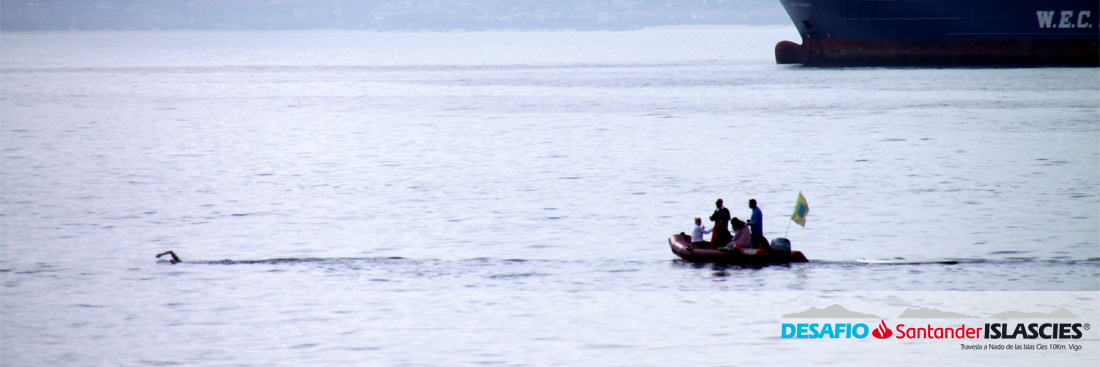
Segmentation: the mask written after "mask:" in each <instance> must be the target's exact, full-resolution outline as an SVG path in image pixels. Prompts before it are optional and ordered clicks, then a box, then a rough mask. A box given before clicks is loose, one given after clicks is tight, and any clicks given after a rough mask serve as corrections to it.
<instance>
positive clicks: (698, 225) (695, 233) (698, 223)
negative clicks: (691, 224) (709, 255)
mask: <svg viewBox="0 0 1100 367" xmlns="http://www.w3.org/2000/svg"><path fill="white" fill-rule="evenodd" d="M713 231H714V229H711V230H707V229H706V228H704V227H703V220H702V219H699V218H695V229H693V230H691V244H692V245H693V246H699V247H710V242H707V239H706V237H703V235H706V234H707V233H710V232H713Z"/></svg>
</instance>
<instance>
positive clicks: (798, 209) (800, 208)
mask: <svg viewBox="0 0 1100 367" xmlns="http://www.w3.org/2000/svg"><path fill="white" fill-rule="evenodd" d="M809 212H810V206H809V205H807V204H806V198H805V197H803V196H802V192H801V191H800V192H799V193H798V202H797V203H795V204H794V214H791V220H793V221H794V222H795V223H798V225H800V226H803V227H805V226H806V213H809Z"/></svg>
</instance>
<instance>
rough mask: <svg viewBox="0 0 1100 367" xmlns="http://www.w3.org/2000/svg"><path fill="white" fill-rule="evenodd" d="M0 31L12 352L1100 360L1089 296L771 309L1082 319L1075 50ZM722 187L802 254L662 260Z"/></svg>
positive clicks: (340, 358)
mask: <svg viewBox="0 0 1100 367" xmlns="http://www.w3.org/2000/svg"><path fill="white" fill-rule="evenodd" d="M0 37H2V38H0V58H2V59H0V61H2V62H0V92H2V93H0V185H2V186H0V188H2V190H0V279H2V286H0V312H2V314H0V334H2V335H0V336H2V338H0V362H2V364H3V365H5V366H8V365H10V366H33V365H74V366H76V365H79V366H87V365H112V366H113V365H199V366H222V365H243V366H270V365H287V366H297V365H396V366H402V365H410V366H418V365H471V364H474V365H476V364H489V365H536V366H539V365H567V366H573V365H630V366H637V365H651V366H668V365H683V364H690V365H708V366H709V365H713V366H723V365H748V364H755V365H786V364H792V363H794V364H805V363H810V361H812V363H815V364H826V365H845V366H846V365H861V364H864V365H879V364H881V363H883V361H884V360H889V361H891V364H902V365H917V364H920V365H926V364H928V363H941V364H945V363H946V364H964V365H974V364H985V363H995V364H998V365H1035V364H1038V363H1044V364H1045V363H1063V364H1065V365H1093V366H1095V365H1097V363H1100V357H1098V355H1100V353H1097V351H1098V350H1100V337H1098V335H1100V334H1098V333H1097V331H1096V330H1091V329H1090V330H1089V331H1087V332H1086V333H1085V337H1084V338H1083V339H1081V340H1074V341H1071V342H1073V343H1077V344H1080V345H1083V350H1080V351H1077V352H1074V351H1072V350H1071V351H1055V350H1048V351H1008V352H1004V351H1001V352H998V353H994V352H990V351H971V350H962V349H961V348H960V345H959V344H960V343H959V342H958V341H900V340H899V341H895V340H881V341H880V340H874V339H873V338H869V339H857V340H791V339H782V338H781V337H780V334H781V324H782V323H784V322H791V321H790V320H789V319H785V318H783V316H784V315H788V314H792V313H796V312H801V311H805V310H807V309H809V308H810V307H818V308H824V307H826V306H829V305H833V304H839V305H842V306H844V307H845V308H847V309H849V310H852V311H856V312H861V313H870V314H874V315H875V316H877V317H878V318H874V319H867V320H854V322H864V323H867V324H869V325H876V324H878V322H879V321H880V319H885V320H886V321H885V322H887V323H893V324H896V323H900V322H903V321H902V320H903V319H899V318H898V315H900V314H901V313H902V311H904V310H906V309H908V308H921V307H928V308H936V309H939V310H943V311H950V312H959V313H963V314H967V315H972V316H975V317H977V319H975V320H970V319H967V320H955V319H949V320H931V321H929V320H917V321H913V322H912V323H914V324H918V323H919V324H937V323H939V324H942V325H949V326H958V325H959V324H961V323H964V322H965V323H968V324H970V325H973V324H979V323H985V322H1002V321H1003V322H1015V321H1013V320H1009V321H1005V320H997V319H990V317H991V315H994V314H997V313H1000V312H1004V311H1009V310H1011V311H1022V312H1042V313H1048V312H1053V311H1055V310H1057V309H1059V308H1065V309H1067V310H1069V311H1071V312H1072V313H1073V314H1075V315H1077V316H1078V318H1076V319H1073V320H1056V322H1084V323H1091V322H1095V321H1097V320H1100V302H1098V300H1100V72H1098V71H1097V69H1096V68H994V69H982V68H966V69H938V68H847V69H818V68H804V67H798V66H783V65H775V64H774V61H773V58H772V47H773V46H774V44H775V43H776V42H778V41H780V40H784V39H797V33H796V32H795V31H794V29H793V28H789V27H775V28H663V29H650V30H643V31H636V32H607V33H600V32H592V33H589V32H551V33H541V32H484V33H367V32H262V33H261V32H143V33H137V32H134V33H112V32H103V33H100V32H87V33H83V32H68V33H4V34H2V35H0ZM799 192H801V193H802V194H803V195H804V196H805V197H806V198H807V200H808V202H809V206H810V208H811V209H810V214H809V216H808V220H807V224H806V226H805V228H803V227H800V226H798V225H794V226H791V227H789V228H788V218H789V216H790V213H791V211H792V208H793V206H794V202H795V199H796V198H797V196H798V193H799ZM717 198H723V199H725V201H726V202H727V206H728V207H730V208H731V210H732V212H733V215H734V216H738V217H742V218H745V217H748V215H749V209H748V208H747V207H746V205H745V203H746V202H747V200H748V199H750V198H755V199H756V200H757V201H758V202H759V203H760V206H761V208H762V209H763V211H764V214H765V235H767V236H769V237H772V238H774V237H787V238H790V239H791V241H792V243H793V245H794V247H795V249H798V250H801V251H803V252H804V253H805V254H806V255H807V256H808V257H809V258H810V259H811V262H810V263H806V264H794V265H790V266H770V267H764V268H740V267H721V266H714V265H695V264H690V263H684V262H681V261H678V260H675V257H674V256H673V255H672V254H671V252H670V251H669V249H668V244H667V238H668V237H669V235H671V234H673V233H679V232H684V231H689V230H690V229H691V226H692V219H693V218H694V217H703V218H706V217H707V216H708V215H709V214H710V212H711V210H712V209H713V202H714V200H715V199H717ZM165 250H175V251H176V252H177V253H179V254H180V256H181V257H182V258H183V259H184V260H185V262H184V263H182V264H176V265H170V264H166V263H163V262H161V263H158V262H157V260H156V259H155V258H154V257H153V255H155V254H156V253H158V252H161V251H165ZM857 258H867V259H898V258H903V259H953V260H958V261H959V263H958V264H956V265H909V266H884V265H868V264H862V263H858V262H856V261H855V259H857ZM844 322H853V320H848V321H844ZM1005 343H1010V342H1005ZM1015 343H1017V344H1022V343H1024V341H1016V342H1015ZM1051 343H1063V344H1065V343H1068V342H1064V341H1059V342H1051ZM1067 345H1068V344H1067ZM895 360H896V361H895Z"/></svg>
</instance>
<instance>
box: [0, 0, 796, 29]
mask: <svg viewBox="0 0 1100 367" xmlns="http://www.w3.org/2000/svg"><path fill="white" fill-rule="evenodd" d="M0 6H2V9H0V30H3V31H103V30H312V29H348V30H376V31H487V30H501V31H516V30H522V31H553V30H577V31H585V30H638V29H643V28H648V27H663V26H676V27H681V26H722V25H735V24H736V25H780V24H783V25H788V24H790V17H788V16H787V14H786V12H785V11H784V10H783V8H782V7H781V6H780V4H779V3H778V2H776V1H772V0H744V1H698V2H684V1H672V0H663V1H643V0H618V1H581V0H571V1H561V2H554V3H544V2H537V3H519V4H511V3H507V2H494V1H489V0H465V1H457V0H441V1H437V2H434V3H425V4H421V3H409V2H401V1H356V0H346V1H306V0H282V1H270V2H267V1H264V2H242V1H227V0H194V1H185V2H184V1H175V0H155V1H141V0H119V1H113V2H71V1H60V0H36V1H30V0H13V1H5V2H3V3H0Z"/></svg>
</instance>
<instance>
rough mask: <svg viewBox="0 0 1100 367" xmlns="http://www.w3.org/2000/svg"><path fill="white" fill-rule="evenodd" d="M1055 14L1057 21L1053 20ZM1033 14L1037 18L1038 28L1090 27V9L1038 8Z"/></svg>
mask: <svg viewBox="0 0 1100 367" xmlns="http://www.w3.org/2000/svg"><path fill="white" fill-rule="evenodd" d="M1055 14H1057V15H1058V23H1055V22H1054V15H1055ZM1074 15H1076V16H1074ZM1035 16H1036V17H1037V18H1039V28H1092V22H1091V20H1092V11H1091V10H1081V11H1074V10H1062V11H1060V12H1059V11H1055V10H1040V11H1037V12H1035Z"/></svg>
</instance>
